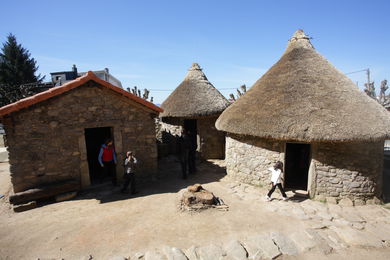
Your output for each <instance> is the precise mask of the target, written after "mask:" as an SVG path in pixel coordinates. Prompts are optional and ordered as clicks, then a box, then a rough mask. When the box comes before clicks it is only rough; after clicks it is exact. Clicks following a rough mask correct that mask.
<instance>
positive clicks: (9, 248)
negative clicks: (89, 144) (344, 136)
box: [0, 161, 390, 259]
mask: <svg viewBox="0 0 390 260" xmlns="http://www.w3.org/2000/svg"><path fill="white" fill-rule="evenodd" d="M174 163H175V162H171V164H172V165H173V164H174ZM176 166H177V165H175V166H172V167H171V168H169V166H168V167H167V166H165V169H169V174H168V173H167V172H168V171H166V172H165V173H166V174H165V175H162V176H161V177H160V178H159V180H158V181H156V182H154V183H150V184H147V185H141V186H140V187H139V190H140V192H139V193H138V194H136V195H127V194H121V193H120V192H119V188H113V187H111V186H109V185H107V186H104V187H100V188H98V189H95V190H89V191H87V192H83V193H81V194H79V195H78V196H77V197H76V198H75V199H73V200H70V201H65V202H61V203H54V204H48V205H45V206H42V207H39V208H36V209H33V210H29V211H26V212H22V213H13V212H12V210H11V209H10V206H9V204H8V203H7V195H8V193H9V189H10V180H9V170H8V167H9V166H8V164H7V163H1V164H0V194H5V195H6V196H5V197H4V198H2V199H0V259H37V258H49V259H51V258H54V259H61V258H64V259H88V256H89V255H92V256H93V259H108V258H110V257H112V256H125V257H127V256H130V255H132V254H134V253H135V252H145V251H146V250H151V249H154V248H159V247H161V246H163V245H169V246H172V247H177V248H181V249H186V248H189V247H190V246H192V245H206V244H209V243H211V242H212V243H216V244H223V243H226V242H228V241H231V240H240V241H245V240H246V239H248V237H250V236H252V235H255V234H257V233H260V232H267V231H282V232H284V233H287V234H288V233H293V232H300V230H303V229H305V228H307V227H308V226H309V222H308V220H305V219H297V218H292V217H291V216H289V215H288V214H287V215H286V214H279V213H278V212H275V211H272V210H269V209H267V207H270V205H272V203H274V202H271V204H270V202H264V200H263V196H262V195H261V194H264V192H265V189H264V188H263V189H262V188H253V189H257V191H258V193H256V194H254V195H253V194H252V195H253V196H258V199H257V198H256V197H253V196H252V198H251V199H246V198H245V197H239V196H237V194H236V193H235V192H232V187H233V186H234V185H232V182H231V181H230V180H228V179H227V178H224V176H225V170H224V168H223V167H221V166H223V161H214V162H211V161H210V162H204V163H202V164H200V165H199V167H198V169H199V170H198V173H197V174H196V175H191V176H189V178H188V179H187V180H182V179H180V178H179V172H178V168H177V167H176ZM194 183H201V184H203V186H204V188H206V189H208V190H210V191H212V192H213V193H214V194H215V195H216V196H218V197H220V198H222V199H223V200H224V201H225V203H226V204H227V205H228V206H229V211H218V210H216V209H210V210H205V211H202V212H193V213H189V212H180V211H179V210H178V192H179V191H180V190H181V189H183V188H185V187H187V186H188V185H192V184H194ZM290 195H291V194H290ZM277 203H279V202H277ZM291 203H292V202H291ZM296 203H300V202H296ZM316 203H320V202H316ZM320 204H321V203H320ZM274 205H278V204H274ZM288 205H294V204H288ZM378 207H379V206H378ZM282 258H283V259H351V258H355V259H390V248H389V247H387V248H386V247H384V248H364V247H356V248H354V247H349V248H347V249H343V250H338V251H336V252H333V253H332V254H330V255H327V256H323V255H322V254H321V253H319V252H317V251H310V252H307V253H305V254H302V255H299V256H298V257H297V256H295V257H286V256H283V257H282Z"/></svg>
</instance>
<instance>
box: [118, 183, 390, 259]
mask: <svg viewBox="0 0 390 260" xmlns="http://www.w3.org/2000/svg"><path fill="white" fill-rule="evenodd" d="M225 185H226V187H227V189H230V192H231V193H232V194H234V195H235V196H237V197H238V198H239V199H242V200H253V201H256V202H257V203H259V197H261V196H262V194H265V192H264V191H265V190H264V189H261V188H260V189H259V188H258V187H254V186H250V185H246V184H240V183H232V182H225ZM287 194H288V195H289V196H290V197H291V199H290V200H289V201H283V200H282V199H281V197H280V195H279V194H277V192H275V193H274V194H273V195H274V199H273V200H272V201H271V202H267V201H266V200H264V201H261V202H260V204H261V205H263V206H264V208H265V209H267V210H269V211H271V212H274V213H275V214H280V215H284V216H287V217H290V218H295V219H298V220H303V221H305V223H307V226H308V227H307V228H306V229H304V230H300V231H296V232H293V233H288V234H287V233H283V232H276V231H275V232H263V233H259V234H257V235H254V236H250V237H248V238H247V239H245V241H238V240H233V241H230V242H229V243H226V244H215V243H210V244H208V245H202V246H198V245H194V246H191V247H190V248H188V249H183V250H182V249H179V248H174V247H169V246H165V247H162V248H160V249H154V250H151V251H147V252H138V253H136V254H134V255H132V256H131V257H130V258H125V257H115V258H111V259H121V260H123V259H131V260H132V259H144V260H160V259H161V260H163V259H164V260H166V259H168V260H186V259H189V260H217V259H224V260H241V259H242V260H244V259H251V260H259V259H275V258H279V257H282V256H297V257H299V255H300V254H303V253H305V252H309V251H314V250H315V251H316V252H319V253H320V254H321V255H328V254H331V253H335V252H337V250H343V249H347V248H351V247H359V248H382V249H386V248H388V249H389V255H390V210H388V209H385V208H383V207H382V206H380V205H365V206H355V207H353V206H341V205H335V204H326V203H322V202H318V201H312V200H309V199H306V198H305V197H303V196H302V195H299V194H295V195H294V194H293V193H292V192H288V193H287ZM256 206H258V205H256Z"/></svg>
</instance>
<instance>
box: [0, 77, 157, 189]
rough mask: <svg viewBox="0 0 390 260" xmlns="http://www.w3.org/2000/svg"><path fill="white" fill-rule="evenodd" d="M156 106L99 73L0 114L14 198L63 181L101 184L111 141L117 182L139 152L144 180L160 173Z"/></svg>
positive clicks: (2, 110) (11, 106)
mask: <svg viewBox="0 0 390 260" xmlns="http://www.w3.org/2000/svg"><path fill="white" fill-rule="evenodd" d="M159 112H162V110H161V109H160V108H159V107H157V106H155V105H154V104H152V103H150V102H147V101H145V100H143V99H142V98H139V97H136V96H134V95H133V94H131V93H129V92H127V91H125V90H123V89H121V88H119V87H116V86H113V85H111V84H110V83H108V82H107V81H104V80H101V79H99V78H98V77H97V76H96V75H95V74H94V73H92V72H88V73H87V74H86V75H84V76H82V77H79V78H77V79H75V80H73V81H70V82H68V83H66V84H64V85H62V86H59V87H54V88H51V89H49V90H47V91H44V92H41V93H39V94H36V95H34V96H31V97H28V98H25V99H22V100H20V101H18V102H16V103H13V104H9V105H7V106H4V107H2V108H0V117H1V121H2V122H3V124H4V129H5V134H6V140H7V144H8V152H9V163H10V171H11V181H12V184H13V188H14V192H15V193H17V192H22V191H25V190H27V189H31V188H35V187H37V186H41V185H45V184H50V183H55V182H59V181H64V180H75V181H77V182H78V183H80V188H84V187H87V186H89V185H91V184H93V183H94V182H95V181H96V180H97V175H98V171H99V169H98V168H99V166H98V163H97V156H98V150H99V148H100V145H101V144H102V143H103V142H104V140H105V139H106V138H112V139H113V141H114V145H115V148H116V152H117V157H118V166H117V177H118V178H119V179H120V178H121V177H122V175H123V167H122V163H121V162H122V161H123V159H124V154H125V152H126V151H127V150H132V151H135V153H136V156H137V158H138V160H139V162H140V164H139V169H138V172H139V176H140V178H148V177H151V175H152V174H153V173H155V172H156V170H157V147H156V141H155V124H154V118H155V117H157V116H158V114H159Z"/></svg>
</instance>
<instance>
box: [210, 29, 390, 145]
mask: <svg viewBox="0 0 390 260" xmlns="http://www.w3.org/2000/svg"><path fill="white" fill-rule="evenodd" d="M216 127H217V129H219V130H223V131H226V132H230V133H235V134H241V135H251V136H258V137H262V138H272V139H279V140H291V141H293V140H295V141H303V142H315V141H331V142H332V141H358V140H359V141H365V140H381V139H382V140H383V139H385V138H386V137H388V136H389V135H390V114H389V112H388V111H386V110H385V109H384V108H383V107H382V106H380V105H379V104H378V103H377V102H376V101H375V100H373V99H371V98H370V97H368V96H367V95H366V94H365V93H363V92H362V91H360V90H359V89H358V88H357V87H356V86H355V84H354V83H353V82H352V81H351V80H350V79H349V78H347V77H346V76H345V75H344V74H343V73H341V72H340V71H338V70H337V69H336V68H335V67H334V66H333V65H332V64H330V63H329V62H328V61H327V60H326V59H325V58H324V57H322V56H321V55H320V54H319V53H318V52H317V51H315V49H314V48H313V46H312V44H311V43H310V40H309V38H308V37H307V36H306V35H305V34H304V32H303V31H302V30H298V31H297V32H295V34H294V35H293V37H292V38H291V39H290V41H289V43H288V47H287V50H286V51H285V53H284V54H283V56H282V57H281V58H280V60H279V61H278V62H277V63H276V64H275V65H274V66H272V68H271V69H269V70H268V71H267V72H266V73H265V74H264V75H263V76H262V77H261V78H260V79H259V80H258V81H257V82H256V83H255V84H254V85H253V87H252V88H251V89H250V90H249V91H248V92H247V93H246V94H245V95H244V96H242V97H241V98H240V99H238V100H237V101H236V102H235V103H234V104H233V105H231V106H230V107H229V108H227V109H226V110H225V111H224V112H223V113H222V115H221V116H220V117H219V118H218V120H217V122H216Z"/></svg>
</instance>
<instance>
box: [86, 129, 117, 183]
mask: <svg viewBox="0 0 390 260" xmlns="http://www.w3.org/2000/svg"><path fill="white" fill-rule="evenodd" d="M111 137H112V127H97V128H86V129H85V143H86V145H87V160H88V168H89V177H90V180H91V184H92V185H93V184H98V183H99V182H100V181H101V180H105V179H106V178H109V176H103V178H102V179H100V176H101V174H103V169H102V167H101V166H100V165H99V162H98V156H99V150H100V147H101V145H102V144H103V143H104V141H105V140H106V139H108V138H111Z"/></svg>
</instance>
